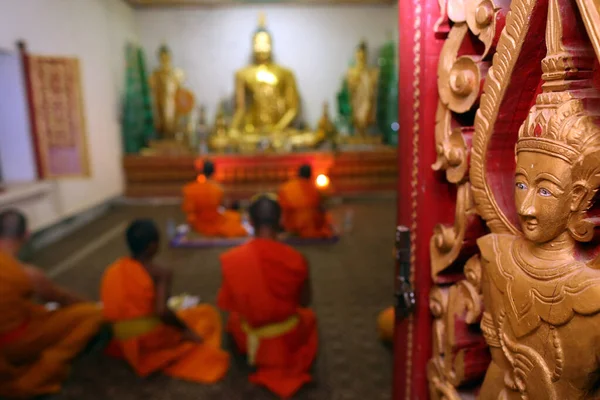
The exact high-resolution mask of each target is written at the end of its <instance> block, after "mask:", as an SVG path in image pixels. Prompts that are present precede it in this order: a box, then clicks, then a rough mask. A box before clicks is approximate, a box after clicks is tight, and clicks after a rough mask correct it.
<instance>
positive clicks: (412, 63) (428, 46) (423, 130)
mask: <svg viewBox="0 0 600 400" xmlns="http://www.w3.org/2000/svg"><path fill="white" fill-rule="evenodd" d="M439 17H440V6H439V3H438V0H400V1H399V18H398V20H399V37H400V41H399V53H398V54H399V89H398V97H399V99H400V101H399V123H400V132H399V140H398V224H399V225H404V226H407V227H408V228H409V229H410V232H411V246H410V251H411V255H410V258H411V260H410V265H411V268H410V269H411V273H410V275H411V283H412V285H413V287H414V290H415V300H416V308H415V310H414V311H413V313H412V315H411V316H410V317H409V318H407V319H404V320H398V321H396V330H395V338H394V349H395V360H394V394H393V399H394V400H401V399H406V400H408V399H427V398H428V397H429V395H428V386H427V374H426V369H427V368H426V367H427V361H428V359H429V358H430V356H431V345H432V343H431V337H432V335H431V314H430V310H429V290H430V288H431V284H432V282H431V273H430V256H429V241H430V238H431V236H432V233H433V228H434V226H435V224H436V223H439V222H440V221H443V220H445V219H447V218H448V216H447V214H450V217H452V216H453V214H454V208H455V206H454V199H453V198H452V196H451V195H450V190H449V189H448V187H447V185H440V184H439V182H440V179H439V176H438V175H439V174H437V173H436V172H434V171H433V170H432V168H431V166H432V164H434V162H435V160H436V148H435V146H436V145H435V143H436V141H435V119H436V118H435V116H436V107H437V103H438V92H437V67H438V58H439V54H440V51H441V47H442V45H443V42H444V39H445V34H444V33H443V32H441V33H440V30H439V29H438V32H437V33H436V30H435V29H434V26H435V25H436V22H437V21H438V19H439Z"/></svg>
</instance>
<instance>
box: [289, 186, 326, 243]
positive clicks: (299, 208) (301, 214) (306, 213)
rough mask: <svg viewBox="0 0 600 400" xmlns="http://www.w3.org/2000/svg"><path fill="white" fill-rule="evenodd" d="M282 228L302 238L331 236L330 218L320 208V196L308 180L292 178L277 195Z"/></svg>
mask: <svg viewBox="0 0 600 400" xmlns="http://www.w3.org/2000/svg"><path fill="white" fill-rule="evenodd" d="M278 197H279V204H280V205H281V209H282V220H283V227H284V228H285V230H286V231H287V232H290V233H293V234H295V235H298V236H300V237H304V238H327V237H332V236H333V229H332V221H331V216H330V215H329V214H328V213H327V212H325V211H324V210H323V208H322V201H323V199H322V195H321V193H320V192H319V190H318V189H317V187H316V186H315V185H314V183H313V182H312V181H311V180H310V179H302V178H294V179H291V180H289V181H288V182H286V183H284V184H283V185H282V186H281V188H280V189H279V193H278Z"/></svg>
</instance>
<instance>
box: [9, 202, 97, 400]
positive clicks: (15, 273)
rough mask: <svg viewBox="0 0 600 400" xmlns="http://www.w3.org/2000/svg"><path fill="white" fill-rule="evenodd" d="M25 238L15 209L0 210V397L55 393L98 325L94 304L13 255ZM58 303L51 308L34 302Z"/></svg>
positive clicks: (24, 228)
mask: <svg viewBox="0 0 600 400" xmlns="http://www.w3.org/2000/svg"><path fill="white" fill-rule="evenodd" d="M26 237H27V221H26V219H25V217H24V216H23V214H21V213H20V212H18V211H14V210H8V211H4V212H2V213H0V398H7V397H10V398H31V397H35V396H40V395H48V394H54V393H58V392H59V391H60V389H61V385H62V382H63V381H64V380H65V379H66V378H67V376H68V374H69V369H70V365H69V364H70V361H71V360H73V358H75V356H77V355H78V354H79V353H80V352H81V351H82V350H83V349H84V348H85V346H86V345H87V344H88V343H89V342H90V339H92V338H93V337H94V336H95V335H96V333H97V332H98V331H99V330H100V328H101V326H102V323H103V319H102V312H101V310H100V307H99V306H98V305H97V304H93V303H90V302H86V301H84V300H83V299H82V298H80V297H79V296H77V295H75V294H73V293H70V292H68V291H66V290H64V289H62V288H60V287H58V286H56V285H55V284H54V283H52V282H51V281H50V280H49V279H48V278H47V277H46V275H45V274H44V273H43V272H42V271H41V270H39V269H37V268H35V267H32V266H29V265H24V264H21V263H20V262H19V261H18V260H17V254H18V252H19V250H20V248H21V247H22V245H23V244H24V242H25V239H26ZM34 297H35V298H37V299H39V300H41V301H44V302H54V303H58V304H59V305H60V308H58V309H57V310H55V311H49V310H47V309H46V308H45V307H44V306H42V305H40V304H37V303H35V302H34V300H33V299H34Z"/></svg>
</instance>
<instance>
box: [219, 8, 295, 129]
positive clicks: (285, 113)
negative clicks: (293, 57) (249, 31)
mask: <svg viewBox="0 0 600 400" xmlns="http://www.w3.org/2000/svg"><path fill="white" fill-rule="evenodd" d="M252 54H253V63H252V65H249V66H247V67H245V68H242V69H241V70H239V71H237V72H236V74H235V114H234V116H233V120H232V122H231V129H232V130H233V131H238V132H240V133H241V134H242V135H243V134H247V133H249V134H268V133H272V132H276V133H280V132H284V131H285V130H286V129H288V128H289V127H290V124H291V123H292V122H293V121H294V119H295V118H296V116H297V115H298V103H299V101H298V91H297V90H296V78H295V77H294V73H293V72H292V71H291V70H289V69H287V68H285V67H282V66H280V65H278V64H276V63H275V62H273V58H272V56H273V54H272V42H271V34H270V33H269V32H268V31H267V30H266V27H265V18H264V15H261V16H260V20H259V27H258V30H257V31H256V32H255V33H254V37H253V39H252Z"/></svg>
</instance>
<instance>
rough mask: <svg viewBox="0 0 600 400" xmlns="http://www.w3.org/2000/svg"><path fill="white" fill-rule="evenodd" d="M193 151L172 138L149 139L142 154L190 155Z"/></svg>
mask: <svg viewBox="0 0 600 400" xmlns="http://www.w3.org/2000/svg"><path fill="white" fill-rule="evenodd" d="M193 154H194V153H193V152H192V150H191V149H190V148H189V147H188V146H186V145H185V143H183V142H182V141H179V140H174V139H163V140H151V141H150V143H149V147H148V148H146V149H143V150H142V152H141V155H143V156H191V155H193Z"/></svg>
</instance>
